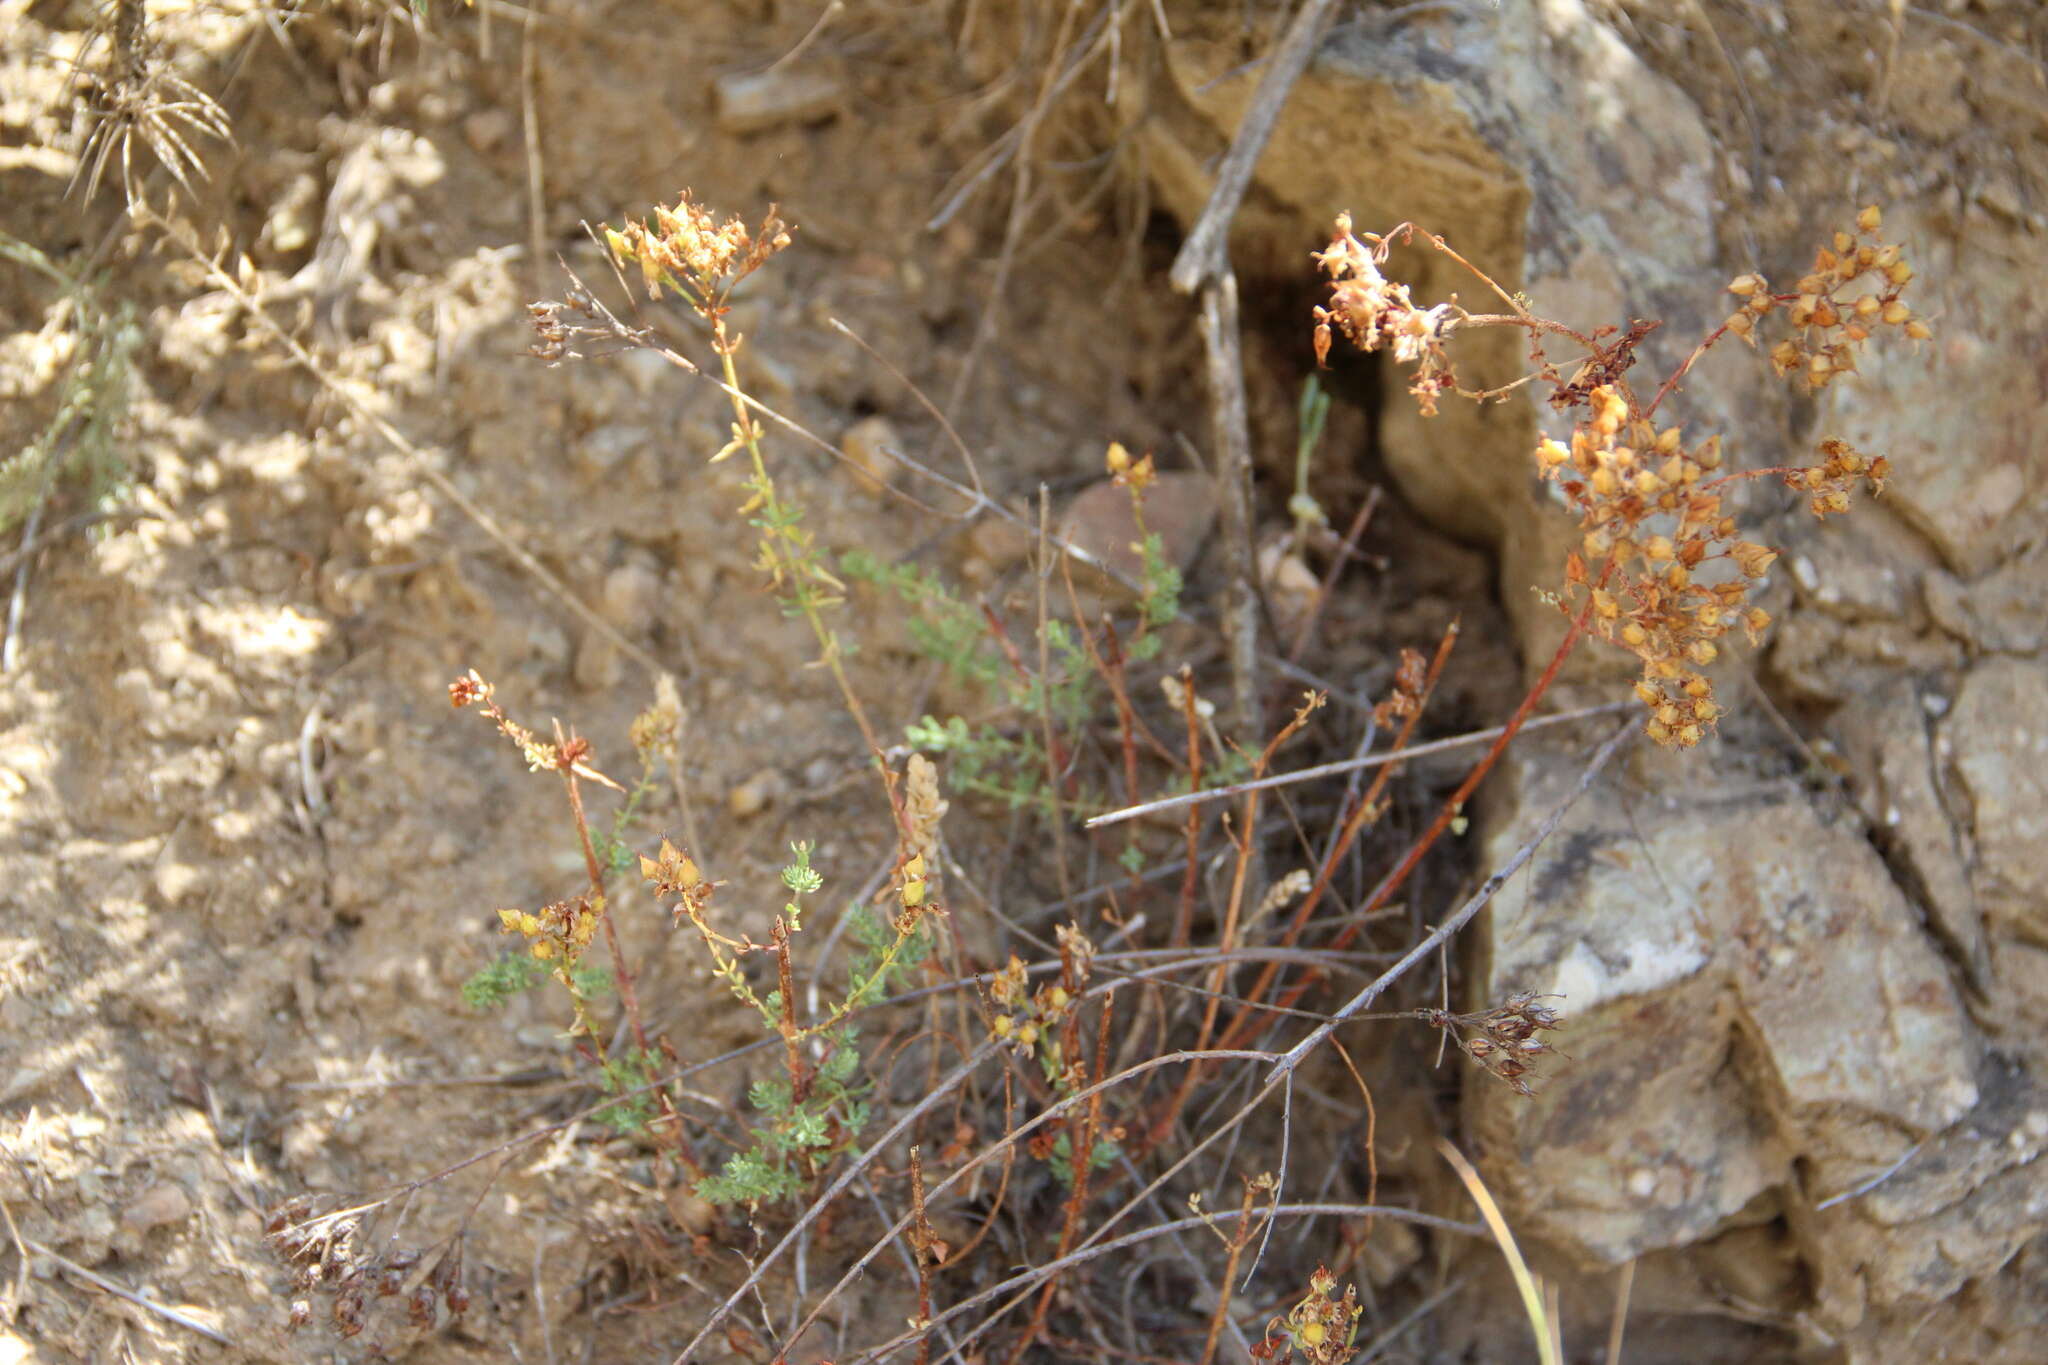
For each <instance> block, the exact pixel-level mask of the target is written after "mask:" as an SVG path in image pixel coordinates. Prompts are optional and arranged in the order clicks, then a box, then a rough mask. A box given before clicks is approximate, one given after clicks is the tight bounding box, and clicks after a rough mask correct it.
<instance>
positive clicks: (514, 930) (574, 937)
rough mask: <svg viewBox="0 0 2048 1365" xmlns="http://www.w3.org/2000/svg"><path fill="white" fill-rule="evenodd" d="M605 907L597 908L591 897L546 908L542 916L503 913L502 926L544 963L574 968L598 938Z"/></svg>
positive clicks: (499, 919)
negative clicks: (523, 941)
mask: <svg viewBox="0 0 2048 1365" xmlns="http://www.w3.org/2000/svg"><path fill="white" fill-rule="evenodd" d="M601 909H602V903H601V902H600V903H599V905H597V906H593V905H592V904H591V898H590V897H588V896H578V897H576V899H574V900H567V901H556V902H554V903H553V904H552V905H543V906H542V907H541V908H540V913H539V914H537V915H536V914H532V913H530V912H528V911H525V910H500V911H499V912H498V922H499V923H500V924H502V925H503V926H504V927H505V932H506V933H508V934H519V935H522V936H524V937H525V939H526V941H527V945H528V951H529V952H531V953H532V954H533V955H534V957H535V958H537V959H539V960H540V961H542V962H555V961H560V962H561V963H562V964H563V965H564V966H568V967H574V966H575V965H576V961H577V959H578V958H580V957H582V956H583V950H584V949H585V948H588V947H589V946H590V940H591V939H592V938H594V937H596V935H597V926H598V922H599V920H600V918H601V915H600V911H601Z"/></svg>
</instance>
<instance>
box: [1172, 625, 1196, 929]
mask: <svg viewBox="0 0 2048 1365" xmlns="http://www.w3.org/2000/svg"><path fill="white" fill-rule="evenodd" d="M1180 710H1181V717H1182V719H1183V720H1185V721H1186V722H1187V729H1188V790H1189V791H1191V792H1198V791H1200V790H1201V789H1202V723H1201V719H1200V717H1199V716H1197V715H1196V713H1195V671H1194V669H1192V668H1190V667H1188V666H1187V665H1186V664H1182V665H1181V666H1180ZM1186 835H1187V848H1188V851H1187V862H1188V866H1187V871H1186V872H1184V873H1182V874H1181V881H1180V905H1179V907H1178V908H1176V909H1175V911H1174V914H1173V946H1174V947H1176V948H1185V947H1187V946H1188V934H1189V932H1190V931H1191V928H1192V926H1193V923H1194V918H1195V892H1196V890H1197V889H1199V888H1200V886H1201V884H1202V812H1201V808H1200V807H1199V806H1189V807H1188V818H1187V827H1186Z"/></svg>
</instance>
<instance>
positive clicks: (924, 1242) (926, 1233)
mask: <svg viewBox="0 0 2048 1365" xmlns="http://www.w3.org/2000/svg"><path fill="white" fill-rule="evenodd" d="M910 1211H911V1217H912V1222H911V1224H910V1249H911V1252H912V1253H913V1256H914V1259H915V1260H916V1262H917V1318H918V1321H919V1322H921V1323H929V1322H930V1321H931V1320H932V1259H933V1257H932V1243H933V1241H934V1240H935V1239H934V1238H933V1236H932V1224H931V1220H930V1219H929V1218H927V1217H926V1216H925V1209H924V1158H923V1157H922V1156H921V1155H919V1152H918V1149H917V1147H916V1146H914V1145H913V1146H912V1147H911V1149H910ZM931 1358H932V1334H931V1330H930V1329H929V1328H927V1329H925V1330H924V1331H922V1332H919V1333H918V1337H917V1365H930V1362H931Z"/></svg>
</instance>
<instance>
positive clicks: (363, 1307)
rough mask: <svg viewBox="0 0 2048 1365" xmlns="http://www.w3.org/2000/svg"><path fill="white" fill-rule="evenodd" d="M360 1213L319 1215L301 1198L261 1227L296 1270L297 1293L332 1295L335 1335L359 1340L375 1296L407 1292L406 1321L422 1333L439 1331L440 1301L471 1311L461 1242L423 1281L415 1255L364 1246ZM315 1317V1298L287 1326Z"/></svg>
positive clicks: (297, 1306) (295, 1309)
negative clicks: (369, 1248)
mask: <svg viewBox="0 0 2048 1365" xmlns="http://www.w3.org/2000/svg"><path fill="white" fill-rule="evenodd" d="M363 1213H364V1211H363V1210H362V1209H353V1210H344V1211H339V1212H333V1213H326V1214H320V1215H314V1214H313V1204H312V1201H311V1200H309V1199H306V1198H304V1197H301V1198H298V1199H293V1200H291V1201H289V1202H287V1203H285V1204H283V1205H281V1206H279V1207H278V1208H277V1209H276V1210H274V1211H273V1212H272V1213H271V1215H270V1218H269V1220H268V1221H267V1223H266V1224H265V1227H264V1231H265V1233H266V1238H267V1240H268V1241H269V1243H270V1245H271V1247H272V1249H273V1250H275V1251H276V1252H277V1254H278V1255H279V1256H281V1257H283V1258H284V1260H285V1262H286V1263H287V1264H289V1265H290V1266H292V1267H293V1274H292V1279H293V1287H294V1288H295V1289H298V1290H300V1291H303V1292H309V1291H312V1290H315V1289H318V1290H322V1291H324V1292H326V1293H329V1294H332V1295H333V1296H334V1303H333V1308H332V1310H331V1313H330V1316H331V1317H332V1319H333V1322H334V1330H335V1332H336V1334H337V1335H339V1336H342V1337H354V1336H358V1335H360V1334H361V1333H362V1331H363V1328H364V1327H365V1326H366V1325H367V1324H368V1322H369V1301H370V1300H371V1299H372V1298H379V1299H394V1298H397V1297H398V1296H399V1295H401V1294H406V1295H407V1298H406V1317H407V1319H408V1320H409V1321H410V1322H411V1323H412V1325H413V1326H415V1327H421V1328H427V1327H432V1326H434V1324H435V1322H436V1321H437V1319H438V1317H439V1310H440V1305H441V1304H443V1303H445V1304H446V1305H447V1306H448V1311H449V1312H450V1313H461V1312H464V1311H465V1310H467V1309H468V1307H469V1291H468V1289H466V1288H464V1287H463V1284H462V1240H461V1239H460V1238H459V1237H458V1238H456V1239H455V1240H454V1241H453V1242H452V1243H450V1244H449V1246H448V1249H447V1250H445V1251H444V1252H442V1253H441V1259H440V1260H439V1261H437V1262H436V1263H435V1264H434V1267H433V1269H432V1270H430V1271H428V1272H426V1274H425V1275H424V1276H422V1275H420V1274H419V1273H418V1266H419V1263H420V1253H419V1252H417V1251H412V1250H405V1249H393V1250H390V1251H385V1252H373V1251H368V1250H365V1249H364V1248H363V1246H362V1245H361V1242H362V1240H363V1238H362V1224H363ZM409 1282H410V1283H411V1290H410V1292H409V1293H408V1291H407V1285H408V1283H409ZM312 1317H313V1305H312V1302H311V1300H309V1299H306V1298H303V1297H301V1298H295V1299H293V1300H292V1305H291V1310H290V1316H289V1317H288V1318H287V1323H288V1325H289V1327H290V1328H292V1329H294V1330H296V1329H297V1328H300V1327H303V1326H305V1325H306V1324H307V1323H308V1322H310V1321H311V1320H312Z"/></svg>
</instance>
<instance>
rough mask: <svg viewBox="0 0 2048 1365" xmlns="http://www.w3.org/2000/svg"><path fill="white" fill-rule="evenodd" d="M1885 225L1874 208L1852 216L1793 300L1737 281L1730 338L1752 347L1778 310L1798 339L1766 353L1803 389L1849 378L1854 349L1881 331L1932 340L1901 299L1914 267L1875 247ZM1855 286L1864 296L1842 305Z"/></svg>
mask: <svg viewBox="0 0 2048 1365" xmlns="http://www.w3.org/2000/svg"><path fill="white" fill-rule="evenodd" d="M1883 221H1884V216H1883V214H1881V213H1880V212H1879V211H1878V208H1877V205H1875V204H1872V205H1870V206H1869V207H1867V208H1865V209H1864V210H1863V211H1862V212H1861V213H1859V214H1857V215H1856V231H1855V233H1854V234H1850V233H1847V232H1837V233H1836V234H1835V236H1834V242H1833V244H1832V245H1830V246H1824V247H1822V248H1821V249H1820V250H1819V251H1818V252H1817V253H1815V255H1814V260H1813V271H1812V273H1811V274H1808V275H1806V276H1804V277H1802V278H1801V279H1800V281H1799V286H1798V289H1797V290H1796V291H1795V292H1794V293H1791V294H1773V293H1772V292H1771V288H1770V285H1769V284H1767V283H1766V282H1765V280H1764V277H1763V276H1761V275H1757V274H1748V275H1741V276H1738V277H1737V278H1736V279H1735V280H1734V281H1733V282H1732V283H1731V284H1729V286H1728V292H1729V293H1731V294H1733V295H1735V296H1736V297H1737V298H1739V299H1741V300H1743V304H1742V307H1741V308H1740V309H1739V310H1737V311H1736V312H1735V313H1734V314H1733V315H1732V316H1731V317H1730V318H1729V319H1728V321H1727V324H1726V326H1727V328H1728V330H1729V331H1731V332H1733V333H1735V335H1737V336H1739V337H1741V338H1742V339H1743V340H1745V341H1747V342H1749V344H1750V345H1752V346H1754V345H1756V325H1757V323H1758V321H1760V320H1761V319H1762V318H1763V317H1764V316H1765V315H1766V314H1768V313H1770V312H1771V310H1772V309H1774V308H1779V307H1782V308H1784V310H1785V315H1786V319H1787V320H1788V321H1789V322H1790V323H1791V324H1792V326H1793V327H1794V328H1796V329H1797V333H1796V335H1794V336H1791V337H1788V338H1786V339H1785V340H1783V341H1781V342H1779V343H1778V344H1777V345H1775V346H1773V347H1771V365H1772V366H1773V367H1774V368H1775V369H1776V370H1777V372H1778V373H1779V374H1780V375H1789V374H1797V375H1798V376H1800V378H1801V379H1803V380H1804V381H1805V382H1806V386H1807V387H1808V388H1809V389H1819V388H1824V387H1826V385H1827V384H1828V383H1829V381H1831V380H1832V379H1834V377H1835V376H1836V375H1840V374H1853V373H1854V372H1855V370H1856V347H1858V346H1860V345H1861V344H1862V343H1863V342H1865V341H1867V340H1868V339H1869V338H1870V336H1871V334H1872V333H1873V332H1875V331H1876V330H1877V329H1879V328H1882V327H1893V328H1897V329H1898V330H1899V331H1900V332H1902V333H1903V334H1904V335H1906V336H1908V337H1910V338H1912V339H1913V340H1914V341H1926V340H1927V339H1928V338H1930V337H1931V336H1933V335H1934V333H1933V332H1931V331H1929V330H1928V327H1927V324H1926V323H1924V322H1922V321H1921V320H1920V319H1919V318H1916V317H1914V316H1913V310H1912V309H1910V308H1908V307H1907V306H1906V305H1905V304H1904V303H1903V302H1902V301H1901V300H1900V298H1899V295H1900V294H1901V293H1902V292H1903V291H1904V290H1905V288H1906V285H1907V284H1908V283H1910V282H1911V281H1912V278H1913V267H1912V266H1911V265H1909V264H1907V263H1906V260H1905V258H1904V256H1903V255H1902V254H1901V253H1900V249H1899V247H1898V245H1897V244H1896V243H1892V242H1879V241H1877V240H1876V237H1877V233H1878V230H1879V228H1880V227H1881V226H1882V225H1883ZM1865 238H1869V239H1870V240H1867V241H1866V240H1864V239H1865ZM1858 281H1864V282H1865V285H1864V288H1863V289H1862V292H1860V293H1858V294H1857V295H1856V296H1855V297H1854V298H1853V299H1851V298H1847V297H1845V296H1846V295H1847V293H1848V291H1849V288H1850V286H1851V285H1855V284H1857V282H1858Z"/></svg>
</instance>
